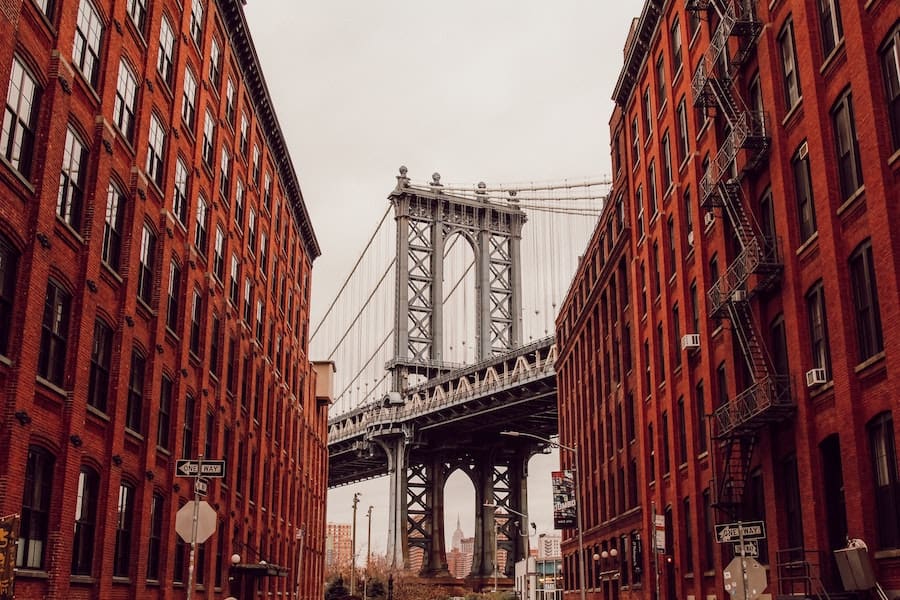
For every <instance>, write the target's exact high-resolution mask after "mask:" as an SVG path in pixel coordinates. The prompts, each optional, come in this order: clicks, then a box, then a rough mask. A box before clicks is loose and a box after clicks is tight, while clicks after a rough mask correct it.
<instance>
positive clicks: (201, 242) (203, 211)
mask: <svg viewBox="0 0 900 600" xmlns="http://www.w3.org/2000/svg"><path fill="white" fill-rule="evenodd" d="M208 215H209V208H208V207H207V205H206V200H205V199H204V198H203V196H198V197H197V213H196V216H195V220H196V223H195V224H194V225H195V227H194V247H195V248H196V249H197V250H198V251H199V252H200V253H201V254H202V255H204V256H205V255H206V220H207V218H208Z"/></svg>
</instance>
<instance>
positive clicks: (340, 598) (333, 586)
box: [325, 575, 350, 600]
mask: <svg viewBox="0 0 900 600" xmlns="http://www.w3.org/2000/svg"><path fill="white" fill-rule="evenodd" d="M348 596H350V592H348V591H347V588H345V587H344V577H343V576H342V575H338V576H337V577H336V578H334V579H332V580H331V581H330V582H329V583H328V584H326V585H325V600H345V599H346V598H347V597H348Z"/></svg>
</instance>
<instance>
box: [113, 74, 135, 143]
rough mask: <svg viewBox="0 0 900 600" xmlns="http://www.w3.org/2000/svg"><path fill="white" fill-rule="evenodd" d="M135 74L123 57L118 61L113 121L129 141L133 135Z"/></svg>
mask: <svg viewBox="0 0 900 600" xmlns="http://www.w3.org/2000/svg"><path fill="white" fill-rule="evenodd" d="M137 89H138V84H137V76H136V75H135V74H134V71H132V70H131V67H129V66H128V63H127V62H125V60H124V59H122V60H121V61H119V76H118V78H117V79H116V101H115V103H114V104H113V122H114V123H115V124H116V127H118V128H119V131H121V132H122V135H124V136H125V139H127V140H128V141H131V139H132V136H133V135H134V112H135V105H136V104H137Z"/></svg>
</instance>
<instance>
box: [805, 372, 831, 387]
mask: <svg viewBox="0 0 900 600" xmlns="http://www.w3.org/2000/svg"><path fill="white" fill-rule="evenodd" d="M826 381H828V376H827V375H826V374H825V369H810V370H809V371H807V372H806V387H816V386H818V385H822V384H823V383H825V382H826Z"/></svg>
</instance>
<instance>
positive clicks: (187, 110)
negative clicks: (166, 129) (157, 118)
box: [181, 67, 197, 135]
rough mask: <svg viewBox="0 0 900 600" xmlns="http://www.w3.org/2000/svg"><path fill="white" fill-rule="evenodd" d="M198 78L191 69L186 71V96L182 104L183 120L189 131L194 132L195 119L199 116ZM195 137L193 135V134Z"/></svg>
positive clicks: (187, 68) (183, 97) (188, 68)
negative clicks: (197, 104)
mask: <svg viewBox="0 0 900 600" xmlns="http://www.w3.org/2000/svg"><path fill="white" fill-rule="evenodd" d="M196 103H197V78H196V77H194V72H193V71H191V68H190V67H186V68H185V69H184V95H183V96H182V102H181V118H182V119H183V120H184V122H185V124H186V125H187V126H188V129H190V130H191V132H193V130H194V119H195V118H196V116H197V106H196ZM192 135H193V133H192Z"/></svg>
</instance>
